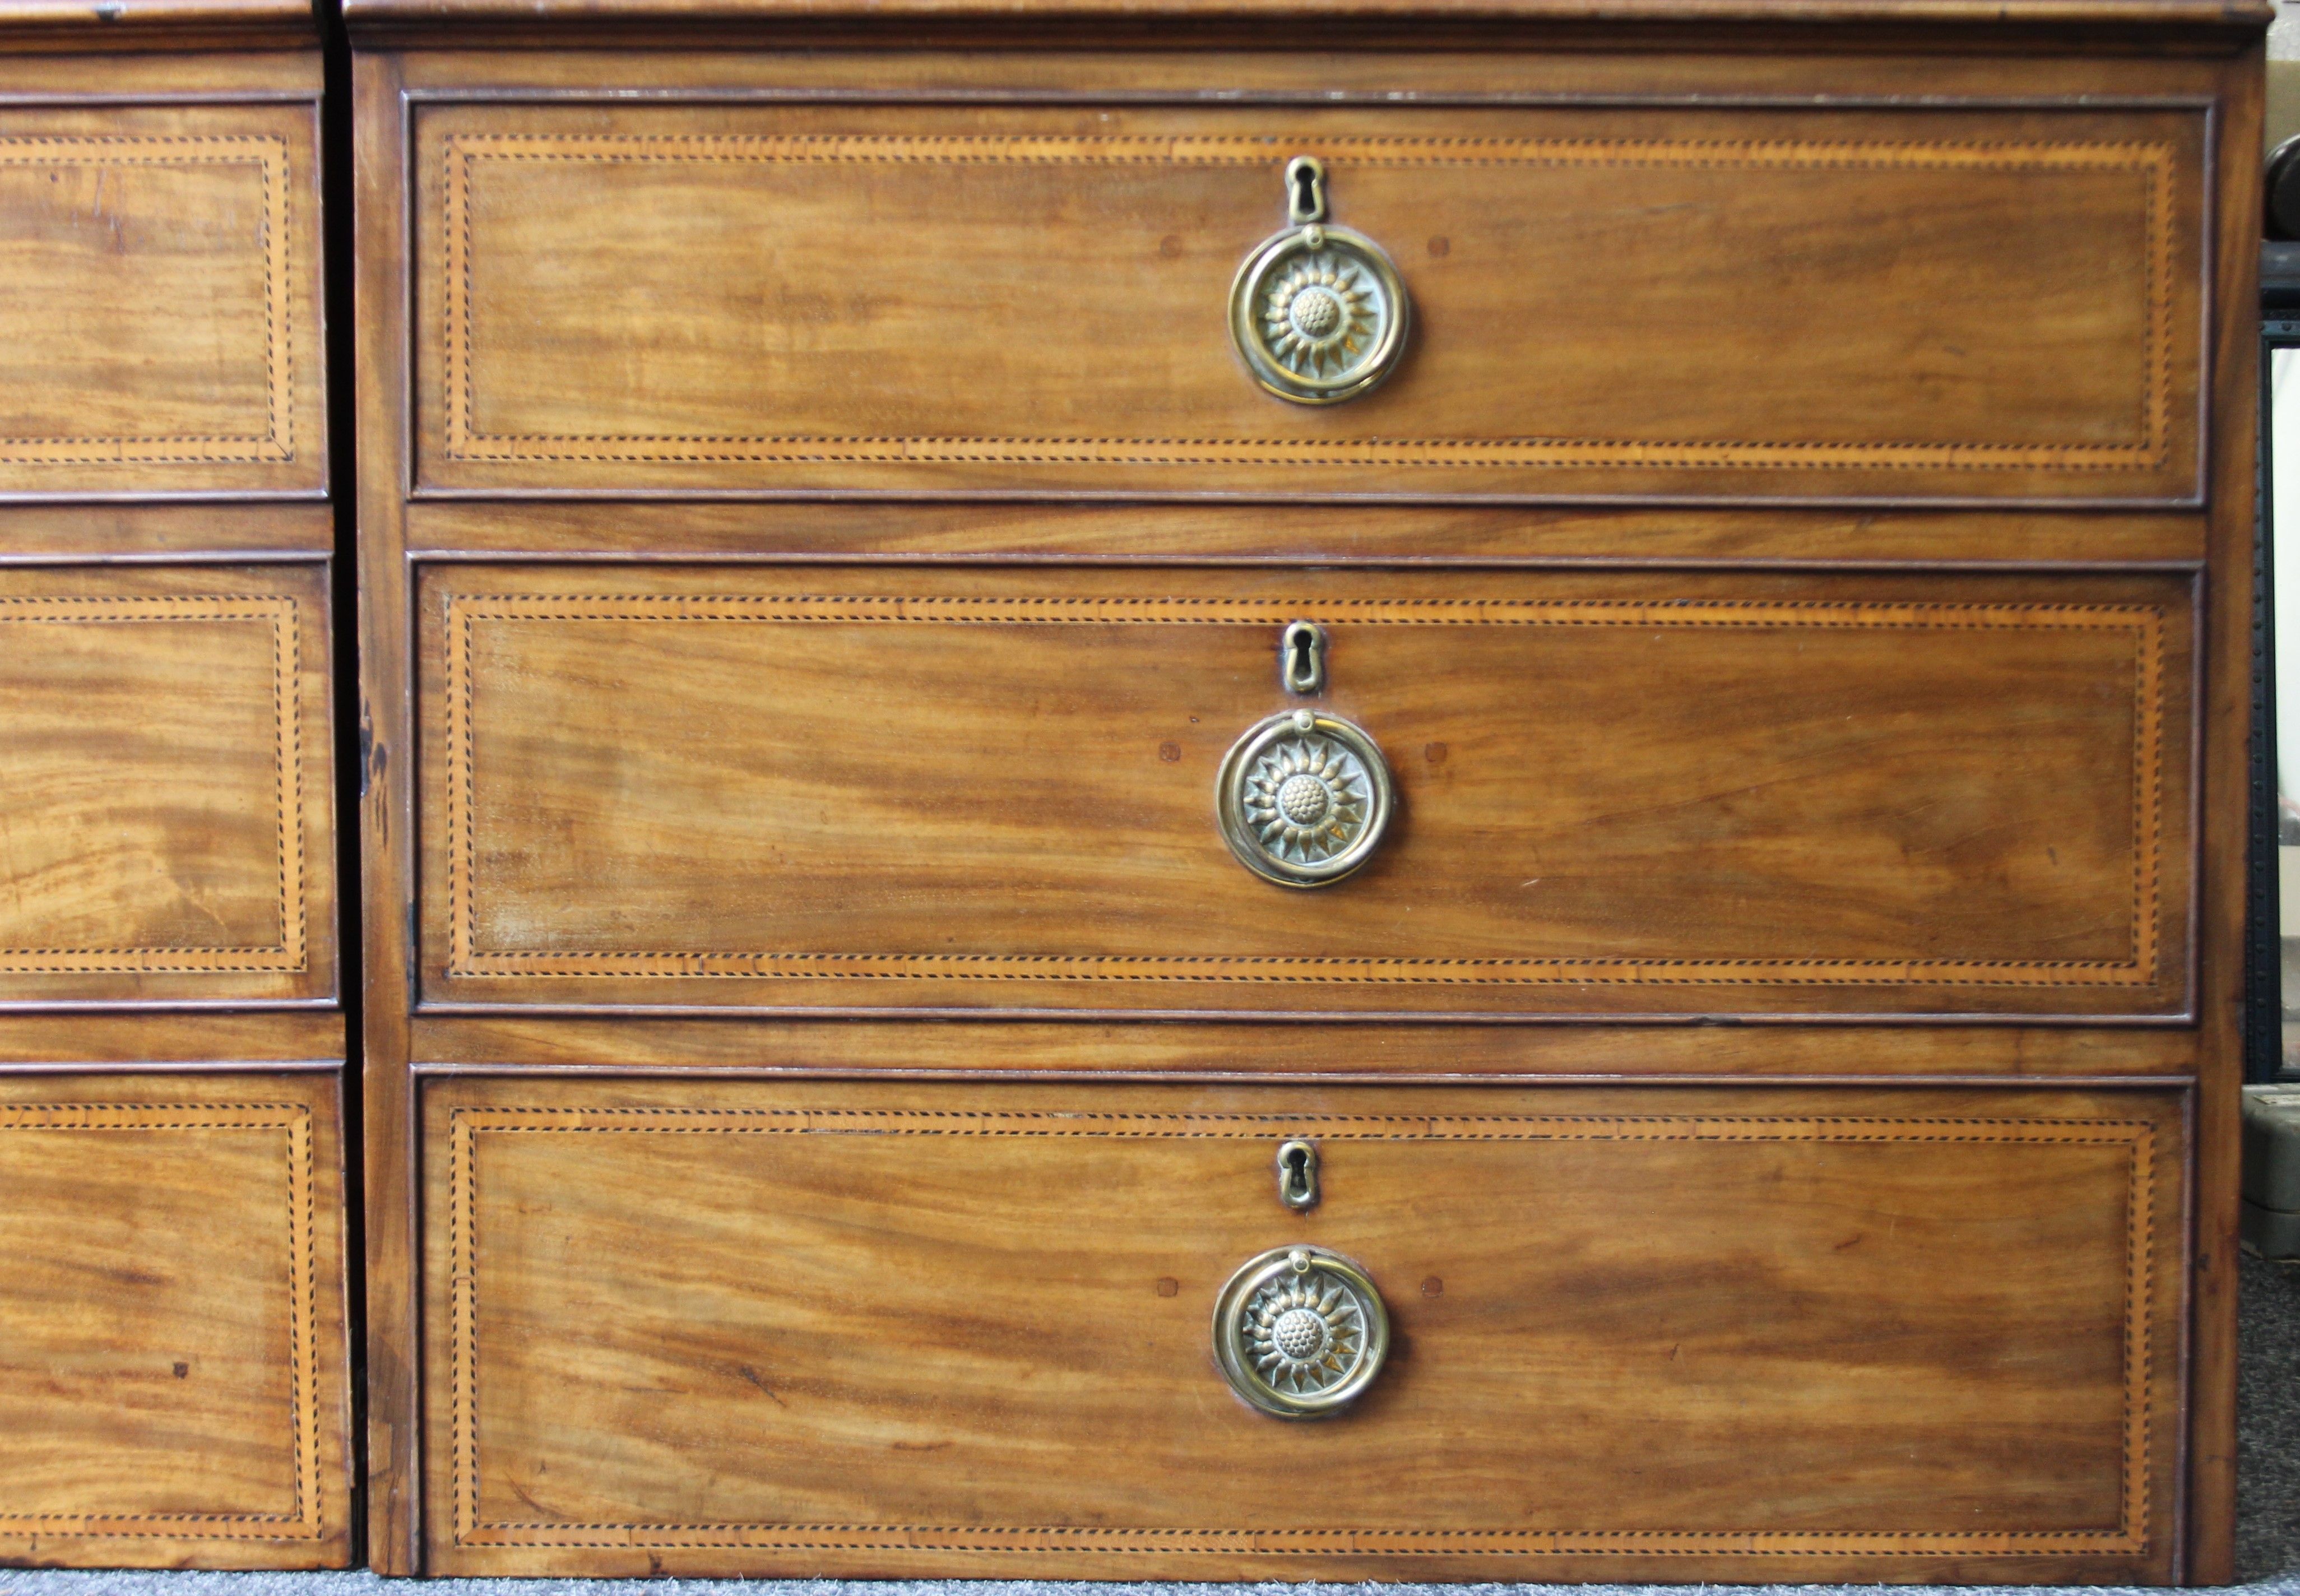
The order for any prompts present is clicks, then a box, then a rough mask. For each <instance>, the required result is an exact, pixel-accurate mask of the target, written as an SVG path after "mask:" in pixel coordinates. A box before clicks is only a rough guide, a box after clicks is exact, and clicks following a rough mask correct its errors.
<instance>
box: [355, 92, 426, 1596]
mask: <svg viewBox="0 0 2300 1596" xmlns="http://www.w3.org/2000/svg"><path fill="white" fill-rule="evenodd" d="M352 84H353V97H354V107H353V113H354V128H355V133H356V137H355V141H354V151H353V155H354V162H355V163H356V167H357V172H356V182H357V192H358V195H359V199H360V202H361V203H360V204H359V206H358V210H357V229H358V230H357V240H356V258H355V260H354V279H355V287H354V293H355V299H356V303H357V316H358V348H359V356H360V358H359V360H358V362H357V364H356V369H355V370H356V375H355V381H356V398H357V405H358V416H359V423H360V433H361V437H362V442H363V446H362V448H361V450H360V452H359V495H358V510H357V513H358V522H359V528H360V551H359V670H360V702H361V719H360V727H359V739H360V744H361V746H362V750H363V753H362V758H361V760H360V772H361V792H360V814H361V844H362V846H361V887H362V893H361V901H362V946H363V947H364V949H365V961H364V968H363V971H362V1055H363V1060H364V1062H363V1073H364V1077H365V1093H366V1112H365V1115H364V1116H363V1142H364V1146H365V1170H366V1176H367V1200H366V1221H367V1232H366V1264H367V1315H368V1322H367V1335H368V1342H367V1346H368V1359H367V1400H368V1415H369V1428H368V1436H367V1442H368V1451H367V1480H368V1492H367V1514H368V1522H367V1527H368V1559H369V1561H370V1563H371V1565H372V1566H373V1567H375V1569H376V1570H377V1572H379V1573H381V1574H387V1575H411V1574H417V1573H421V1570H422V1504H421V1435H420V1433H419V1426H420V1425H421V1411H422V1410H421V1401H420V1399H419V1393H418V1392H417V1388H416V1381H417V1376H418V1370H419V1368H420V1367H421V1359H420V1348H419V1344H418V1341H417V1332H418V1323H417V1314H416V1294H417V1293H418V1291H419V1290H420V1289H421V1283H420V1279H419V1277H418V1274H417V1259H416V1253H415V1234H416V1233H415V1207H416V1201H417V1188H416V1185H415V1157H416V1137H415V1134H414V1122H413V1118H412V1116H413V1097H412V1090H411V1078H410V1076H408V1073H407V1068H406V1060H407V1026H408V1011H409V1008H410V1000H411V997H412V988H411V986H410V985H409V981H408V959H407V955H408V944H407V937H408V935H409V927H408V924H407V921H406V920H405V919H404V918H403V916H402V910H401V907H400V906H401V905H403V904H405V903H408V902H412V892H413V886H414V882H413V877H412V865H411V856H410V854H409V852H408V849H409V846H410V839H409V838H408V836H407V835H406V830H407V823H408V820H409V819H410V818H411V817H412V813H413V810H412V786H411V775H410V770H409V761H408V760H407V758H406V752H407V750H408V748H409V746H410V744H409V743H408V741H407V736H406V730H407V727H408V726H409V724H410V721H411V718H412V705H411V704H410V703H409V702H408V700H407V696H406V694H407V691H408V686H407V684H408V683H409V681H410V679H411V677H410V675H409V670H408V657H409V656H408V652H407V632H406V623H407V612H408V604H407V594H406V588H405V567H404V563H403V562H402V561H401V560H400V558H399V549H400V542H401V516H402V513H403V510H402V507H403V505H404V503H405V494H404V484H405V474H404V461H405V438H404V435H403V434H402V433H401V432H400V430H399V428H398V425H397V421H396V418H397V417H399V416H400V415H401V414H403V413H404V405H405V400H404V390H405V385H406V382H407V378H408V370H407V365H406V354H407V350H406V346H405V345H404V341H403V340H402V338H401V337H399V336H398V335H399V332H400V327H401V324H402V323H403V322H404V320H405V319H406V315H407V309H408V303H407V294H408V285H407V277H408V274H407V273H406V272H405V271H404V270H403V267H404V261H405V256H406V222H407V219H408V212H407V210H406V193H407V188H406V184H405V181H404V179H405V172H406V166H405V153H406V151H405V137H406V133H407V120H406V114H405V109H404V104H403V102H402V101H401V98H400V84H399V64H398V62H396V61H393V60H391V59H388V58H385V57H376V56H355V57H354V62H353V79H352ZM395 134H396V137H395Z"/></svg>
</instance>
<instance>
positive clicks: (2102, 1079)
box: [123, 1061, 2196, 1092]
mask: <svg viewBox="0 0 2300 1596" xmlns="http://www.w3.org/2000/svg"><path fill="white" fill-rule="evenodd" d="M123 1068H124V1067H123ZM408 1069H409V1072H410V1073H411V1074H412V1075H413V1076H415V1077H416V1078H417V1079H418V1080H421V1079H425V1078H429V1077H431V1076H567V1077H570V1078H573V1079H578V1080H588V1081H612V1080H621V1079H624V1078H626V1077H628V1078H629V1079H633V1080H692V1079H697V1078H702V1079H709V1080H762V1081H765V1080H822V1081H889V1080H893V1081H946V1082H960V1083H964V1082H968V1081H983V1082H1003V1083H1013V1082H1017V1081H1027V1082H1039V1081H1068V1082H1080V1083H1087V1084H1094V1083H1104V1082H1107V1083H1114V1084H1121V1085H1222V1086H1263V1085H1272V1086H1317V1087H1321V1088H1325V1087H1349V1086H1365V1087H1369V1088H1372V1087H1387V1086H1730V1087H1734V1088H1736V1089H1738V1088H1740V1087H1743V1086H1785V1087H1803V1086H1858V1087H1860V1088H1862V1089H1863V1091H1869V1090H1876V1091H1890V1090H1892V1089H1894V1088H1896V1087H1901V1086H1917V1087H1924V1086H1959V1087H1963V1086H1988V1087H2002V1088H2004V1089H2006V1090H2008V1091H2025V1092H2033V1091H2036V1090H2037V1089H2038V1087H2039V1086H2049V1087H2050V1088H2051V1089H2053V1090H2055V1091H2057V1090H2059V1089H2061V1088H2062V1087H2067V1088H2069V1089H2071V1090H2072V1091H2074V1090H2084V1091H2092V1090H2099V1089H2103V1088H2113V1089H2117V1090H2127V1089H2129V1090H2131V1091H2136V1092H2169V1091H2180V1092H2187V1091H2189V1090H2191V1089H2193V1087H2194V1086H2195V1085H2196V1077H2195V1076H2191V1075H2068V1076H2050V1077H2046V1076H2033V1075H1972V1074H1947V1075H1896V1076H1878V1075H1843V1074H1837V1075H1818V1074H1816V1075H1681V1074H1672V1075H1627V1074H1621V1073H1618V1072H1617V1073H1613V1074H1604V1073H1593V1072H1588V1071H1583V1072H1579V1073H1572V1074H1568V1073H1563V1072H1561V1073H1557V1074H1543V1073H1541V1072H1538V1071H1533V1070H1521V1071H1513V1072H1510V1073H1508V1074H1486V1075H1465V1074H1446V1073H1441V1072H1430V1071H1421V1072H1414V1071H1406V1070H1385V1071H1381V1072H1379V1073H1377V1072H1372V1071H1368V1072H1364V1073H1357V1072H1352V1073H1349V1074H1341V1075H1338V1074H1336V1073H1334V1072H1333V1071H1331V1070H1317V1071H1309V1070H1288V1071H1278V1070H1271V1071H1269V1072H1267V1073H1257V1072H1254V1071H1251V1070H1226V1069H956V1068H953V1069H935V1068H923V1067H918V1066H907V1067H890V1068H884V1069H878V1068H869V1069H866V1068H855V1067H847V1068H835V1067H824V1066H810V1065H790V1066H787V1067H780V1066H776V1065H770V1064H693V1065H685V1066H680V1065H670V1064H648V1065H630V1064H511V1063H489V1064H470V1063H424V1062H421V1061H418V1062H415V1063H412V1064H410V1065H409V1066H408Z"/></svg>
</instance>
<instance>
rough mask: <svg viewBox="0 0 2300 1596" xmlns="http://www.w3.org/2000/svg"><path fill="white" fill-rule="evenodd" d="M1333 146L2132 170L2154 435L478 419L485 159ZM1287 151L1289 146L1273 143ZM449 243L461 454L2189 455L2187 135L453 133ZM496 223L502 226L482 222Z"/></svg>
mask: <svg viewBox="0 0 2300 1596" xmlns="http://www.w3.org/2000/svg"><path fill="white" fill-rule="evenodd" d="M1295 148H1301V149H1315V150H1317V151H1318V152H1319V153H1320V154H1321V155H1322V156H1323V157H1324V158H1325V159H1326V160H1328V161H1329V162H1331V163H1333V164H1335V165H1336V166H1340V167H1346V166H1349V165H1360V166H1388V167H1410V168H1442V167H1474V168H1486V169H1491V168H1497V167H1511V166H1521V167H1523V166H1535V167H1558V166H1600V167H1622V168H1637V167H1646V168H1651V167H1679V168H1684V167H1696V168H1704V169H1711V170H1743V171H1762V170H1801V171H1823V170H1833V171H1844V170H1935V171H1939V172H1943V173H1959V172H2037V173H2046V174H2056V175H2069V174H2079V173H2082V174H2099V173H2116V174H2121V175H2125V176H2129V178H2130V179H2132V182H2133V186H2134V191H2135V192H2134V204H2135V208H2136V210H2137V211H2138V213H2139V215H2140V217H2141V220H2142V225H2143V229H2144V231H2145V235H2146V246H2145V261H2144V268H2145V271H2146V282H2145V287H2144V289H2143V293H2144V296H2145V299H2146V311H2145V321H2144V326H2145V332H2144V334H2143V340H2142V345H2143V346H2142V347H2141V348H2140V349H2139V350H2138V351H2137V352H2136V353H2137V354H2138V370H2139V371H2140V372H2141V373H2142V379H2141V390H2140V392H2139V393H2138V395H2136V400H2137V404H2136V410H2137V412H2138V436H2135V437H2134V439H2133V440H2132V441H2131V442H2129V443H2125V444H2113V445H2100V444H2003V443H1991V442H1988V441H1986V440H1971V441H1956V442H1913V441H1906V440H1894V439H1880V440H1877V441H1873V442H1861V443H1843V442H1822V441H1815V440H1810V439H1766V438H1751V439H1742V440H1737V441H1728V442H1718V441H1701V440H1688V439H1677V438H1644V437H1628V438H1589V437H1498V438H1477V439H1462V438H1446V437H1414V436H1400V437H1383V438H1363V439H1353V440H1349V441H1346V442H1344V441H1320V440H1316V439H1300V438H1284V437H1238V436H1230V437H1189V436H1176V437H1086V436H859V435H836V436H834V435H828V434H826V435H821V436H813V435H778V436H764V435H744V434H738V433H716V432H712V433H680V434H676V435H673V434H663V433H643V434H633V433H496V432H487V431H484V430H482V429H480V428H479V426H478V424H477V421H476V419H475V418H476V413H477V407H478V397H477V385H478V380H479V378H478V367H479V362H478V361H477V359H476V358H475V356H474V354H473V345H474V340H475V329H474V322H475V320H476V312H475V310H474V305H473V291H472V269H473V260H474V253H475V248H476V245H475V244H474V239H473V218H472V211H473V204H472V197H471V195H472V184H473V181H474V178H475V175H476V171H477V169H478V168H479V166H480V165H482V164H484V163H489V162H493V163H497V164H517V163H533V162H602V163H618V164H628V163H634V162H666V163H667V162H716V163H726V162H757V163H773V164H809V165H812V164H824V163H835V164H842V165H868V164H888V163H910V162H932V163H936V164H939V165H952V166H961V167H963V166H968V165H1011V164H1014V163H1018V162H1020V163H1034V164H1046V165H1057V166H1071V165H1084V166H1108V165H1169V166H1193V167H1196V166H1217V167H1266V168H1268V169H1269V170H1270V171H1271V173H1272V175H1273V177H1274V176H1275V174H1276V173H1277V171H1278V170H1279V165H1280V164H1281V163H1282V162H1283V160H1284V156H1285V152H1286V151H1288V150H1291V149H1295ZM1273 150H1275V151H1277V152H1278V153H1277V154H1272V151H1273ZM442 159H443V161H444V163H445V171H444V174H443V179H444V185H443V196H442V205H443V214H442V218H441V226H440V229H439V231H440V247H441V249H442V251H443V268H444V270H443V273H442V286H443V294H444V300H445V303H444V306H443V309H444V312H445V313H444V344H445V347H444V348H443V349H442V351H441V357H442V361H443V368H444V373H445V381H444V384H443V387H444V394H445V399H446V438H445V453H446V458H447V459H449V460H454V461H471V462H505V461H638V462H648V461H654V462H707V461H720V462H724V461H796V462H812V463H823V462H858V461H863V462H869V461H883V462H888V463H894V464H904V463H912V464H915V463H921V462H978V463H996V464H1002V465H1057V464H1073V463H1096V464H1135V465H1257V466H1315V465H1337V464H1338V465H1354V466H1396V467H1417V466H1422V467H1463V466H1466V467H1506V466H1517V467H1529V466H1532V467H1560V468H1571V467H1595V468H1607V467H1613V468H1621V467H1642V468H1647V469H1670V468H1703V467H1708V468H1719V467H1731V468H1741V469H1769V470H1832V469H1833V470H1858V469H1879V468H1884V469H1896V468H1897V469H1908V468H1926V469H1933V470H1983V471H1988V470H2035V469H2039V468H2042V469H2049V470H2076V471H2140V470H2161V469H2163V467H2164V466H2166V465H2167V463H2168V462H2169V461H2170V459H2171V430H2170V429H2171V413H2172V386H2173V373H2172V366H2173V333H2172V320H2173V304H2172V301H2173V284H2174V282H2175V280H2176V272H2177V267H2178V262H2177V260H2176V246H2175V240H2174V237H2173V227H2172V215H2173V208H2174V207H2173V193H2174V187H2173V185H2174V174H2175V167H2176V158H2175V152H2174V150H2173V148H2172V146H2171V145H2168V144H2161V143H2150V142H2142V141H2129V142H2100V143H2083V142H2073V141H2071V142H2043V141H2037V142H2026V143H2024V142H2018V141H2012V140H2007V141H2004V142H1994V143H1970V144H1960V143H1950V142H1930V143H1919V142H1884V141H1870V142H1841V141H1839V142H1831V141H1819V140H1779V141H1764V140H1701V139H1532V138H1446V137H1359V138H1346V137H1323V136H1321V137H1275V138H1260V137H1221V136H1205V137H1200V136H1180V137H1062V136H1047V135H1038V134H1011V135H1001V134H980V135H964V136H960V135H954V136H946V137H925V136H915V137H905V136H899V135H864V134H837V135H819V136H801V135H751V136H745V135H720V136H703V135H694V136H671V135H666V136H647V135H616V136H599V135H577V134H498V133H451V134H449V135H447V136H446V138H445V139H444V140H443V152H442ZM481 237H484V235H483V234H482V235H481Z"/></svg>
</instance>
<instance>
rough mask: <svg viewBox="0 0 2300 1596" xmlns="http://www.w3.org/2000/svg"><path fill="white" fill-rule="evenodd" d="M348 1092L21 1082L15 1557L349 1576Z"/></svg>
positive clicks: (256, 1084)
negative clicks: (342, 1115)
mask: <svg viewBox="0 0 2300 1596" xmlns="http://www.w3.org/2000/svg"><path fill="white" fill-rule="evenodd" d="M336 1116H337V1106H336V1083H335V1080H334V1078H333V1076H331V1075H325V1074H310V1075H298V1076H272V1077H263V1076H201V1077H189V1078H186V1077H176V1078H170V1077H167V1076H121V1077H112V1078H104V1077H100V1076H76V1077H75V1076H60V1077H41V1076H13V1077H8V1078H6V1079H0V1251H4V1253H5V1256H6V1257H7V1259H8V1268H7V1271H6V1274H5V1277H4V1279H0V1555H4V1556H5V1557H6V1558H7V1559H9V1560H10V1561H11V1562H21V1561H27V1560H29V1561H33V1562H39V1563H73V1564H81V1565H86V1566H92V1567H106V1566H117V1565H121V1564H157V1565H161V1566H181V1565H191V1566H209V1567H274V1568H276V1567H330V1566H341V1565H342V1564H343V1563H344V1562H346V1560H348V1557H349V1549H350V1540H349V1534H350V1526H349V1512H350V1501H349V1497H348V1492H347V1485H348V1481H347V1477H346V1475H347V1467H348V1459H347V1452H346V1434H347V1429H348V1421H349V1402H350V1393H349V1391H348V1389H347V1380H346V1372H347V1370H346V1351H345V1345H346V1343H345V1335H344V1296H343V1226H344V1215H343V1181H342V1176H341V1158H342V1153H341V1142H340V1138H339V1136H338V1134H337V1118H336Z"/></svg>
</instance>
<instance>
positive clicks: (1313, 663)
mask: <svg viewBox="0 0 2300 1596" xmlns="http://www.w3.org/2000/svg"><path fill="white" fill-rule="evenodd" d="M1278 673H1279V676H1280V677H1283V678H1284V680H1285V683H1286V690H1287V691H1288V693H1292V694H1297V695H1299V696H1302V697H1314V696H1315V695H1317V694H1321V693H1323V692H1324V691H1325V690H1326V628H1323V627H1321V626H1320V625H1319V624H1318V623H1317V622H1316V621H1314V620H1295V621H1288V623H1287V625H1286V630H1285V633H1284V634H1283V635H1282V636H1280V637H1279V640H1278Z"/></svg>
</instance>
